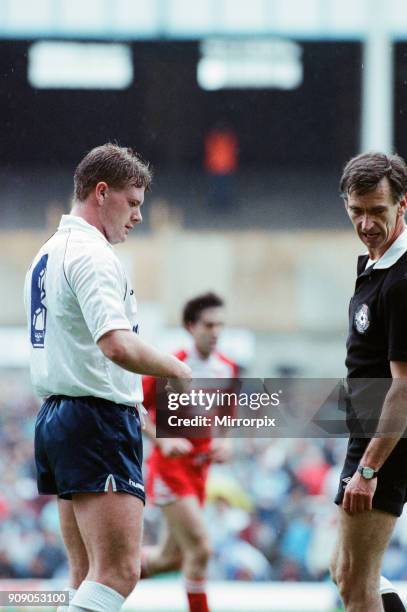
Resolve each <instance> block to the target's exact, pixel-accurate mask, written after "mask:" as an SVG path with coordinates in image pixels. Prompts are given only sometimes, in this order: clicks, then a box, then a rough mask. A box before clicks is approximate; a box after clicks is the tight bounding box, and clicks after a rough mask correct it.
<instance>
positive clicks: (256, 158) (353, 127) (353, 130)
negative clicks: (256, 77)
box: [0, 41, 405, 171]
mask: <svg viewBox="0 0 407 612" xmlns="http://www.w3.org/2000/svg"><path fill="white" fill-rule="evenodd" d="M29 45H30V42H29V41H1V42H0V79H1V81H0V83H1V85H0V87H1V89H0V92H1V95H0V113H1V116H2V119H3V121H2V137H1V148H0V165H1V167H2V168H3V169H4V168H7V167H10V166H13V167H15V165H16V164H23V165H26V166H27V165H29V166H32V165H35V164H44V163H46V164H53V165H57V166H63V167H67V168H69V167H71V166H72V165H73V164H74V163H75V162H76V161H77V160H78V158H79V157H80V156H81V155H82V154H83V152H84V151H86V150H88V149H89V148H91V147H92V146H94V145H96V144H99V143H101V142H103V141H106V140H118V141H119V142H122V143H126V144H133V145H135V146H136V147H137V148H138V149H140V151H142V152H143V154H144V155H145V156H146V157H147V158H149V159H152V160H154V164H155V165H156V166H159V167H166V168H171V167H182V166H183V165H189V166H194V167H195V168H198V167H199V166H200V164H201V160H202V145H203V139H204V135H205V133H206V131H207V130H208V129H209V128H210V127H211V126H212V125H213V124H214V123H215V122H216V121H217V120H219V119H225V118H226V119H227V120H228V122H229V123H230V124H231V125H232V126H233V127H234V129H235V130H236V133H237V136H238V138H239V142H240V149H241V152H240V158H241V164H242V166H248V167H249V166H251V167H256V168H264V169H267V168H268V167H269V166H270V164H273V165H275V166H287V167H288V166H290V167H292V166H293V165H295V166H300V167H301V166H307V165H313V166H323V167H327V166H330V168H331V170H334V171H337V170H338V171H339V169H340V167H341V166H342V164H343V160H344V159H346V158H348V157H349V156H351V155H353V154H354V153H355V152H356V151H357V149H358V143H359V118H360V92H361V87H360V74H361V46H360V44H358V43H351V42H340V43H339V42H318V43H315V42H302V43H301V46H302V49H303V65H304V81H303V83H302V85H301V86H300V87H299V88H298V89H295V90H292V91H279V90H272V89H269V90H224V91H217V92H206V91H203V90H201V89H200V88H199V86H198V84H197V80H196V64H197V60H198V58H199V48H198V43H197V42H196V41H194V42H135V43H132V49H133V58H134V82H133V84H132V86H131V87H130V88H129V89H127V90H125V91H120V92H117V91H106V90H97V91H96V90H93V91H84V90H37V89H33V88H32V87H31V86H30V85H29V83H28V81H27V50H28V48H29ZM404 95H405V91H404ZM404 121H405V116H404Z"/></svg>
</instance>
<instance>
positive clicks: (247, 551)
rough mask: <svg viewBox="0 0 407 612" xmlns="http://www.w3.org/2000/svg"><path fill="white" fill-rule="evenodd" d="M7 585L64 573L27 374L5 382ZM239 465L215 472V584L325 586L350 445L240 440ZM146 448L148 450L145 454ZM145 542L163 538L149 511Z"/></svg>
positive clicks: (402, 550)
mask: <svg viewBox="0 0 407 612" xmlns="http://www.w3.org/2000/svg"><path fill="white" fill-rule="evenodd" d="M0 382H1V387H2V393H1V397H0V470H1V472H0V473H1V478H0V578H59V577H61V578H62V577H64V576H65V575H66V572H67V565H66V558H65V554H64V547H63V544H62V540H61V536H60V531H59V523H58V512H57V505H56V500H55V498H54V497H52V496H50V497H48V496H41V497H39V496H38V495H37V490H36V481H35V465H34V460H33V437H34V423H35V416H36V413H37V411H38V406H39V404H38V401H37V400H36V399H34V398H33V396H32V394H31V391H30V386H29V382H28V376H27V374H26V373H21V372H18V371H15V372H7V373H4V372H3V373H1V374H0ZM232 444H233V459H232V461H231V462H230V463H228V464H225V465H216V466H213V467H212V470H211V475H210V478H209V482H208V503H207V505H206V514H207V519H208V526H209V530H210V534H211V539H212V544H213V548H214V556H213V559H212V561H211V565H210V578H211V579H214V580H228V579H232V580H287V581H301V580H326V579H328V578H329V575H328V566H329V558H330V556H331V553H332V548H333V546H334V545H335V530H336V508H335V506H334V504H333V502H332V499H333V497H334V494H335V491H336V488H337V484H338V479H339V473H340V468H341V464H342V461H343V457H344V453H345V448H346V440H344V439H325V440H321V439H308V440H304V439H273V440H268V439H265V438H258V439H254V438H250V439H248V438H240V439H235V440H232ZM147 453H148V444H146V454H147ZM145 519H146V520H145V540H146V543H153V542H154V541H155V540H156V539H157V536H158V533H159V530H160V520H161V517H160V512H159V510H157V509H156V508H154V507H152V506H151V505H149V504H147V506H146V513H145ZM406 551H407V519H405V517H404V516H403V517H402V519H401V520H400V521H399V523H398V525H397V528H396V532H395V535H394V537H393V540H392V543H391V545H390V547H389V549H388V551H387V553H386V556H385V560H384V568H383V573H384V574H385V575H386V576H387V577H388V578H390V579H394V580H406V579H407V554H406Z"/></svg>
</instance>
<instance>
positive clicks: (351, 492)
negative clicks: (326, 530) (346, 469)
mask: <svg viewBox="0 0 407 612" xmlns="http://www.w3.org/2000/svg"><path fill="white" fill-rule="evenodd" d="M376 487H377V478H372V479H371V480H366V478H363V476H362V475H361V474H359V472H355V473H354V474H353V476H352V478H351V480H350V481H349V483H348V484H347V485H346V489H345V495H344V498H343V503H342V508H343V509H344V511H345V512H347V513H348V514H357V513H358V512H366V511H368V510H371V509H372V500H373V495H374V494H375V491H376Z"/></svg>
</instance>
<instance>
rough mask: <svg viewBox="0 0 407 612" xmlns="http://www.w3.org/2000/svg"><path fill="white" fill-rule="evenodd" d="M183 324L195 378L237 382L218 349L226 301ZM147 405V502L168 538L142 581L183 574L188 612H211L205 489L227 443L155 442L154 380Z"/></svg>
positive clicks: (147, 558) (155, 550)
mask: <svg viewBox="0 0 407 612" xmlns="http://www.w3.org/2000/svg"><path fill="white" fill-rule="evenodd" d="M183 324H184V327H185V328H186V329H187V330H188V332H189V333H190V334H191V336H192V338H193V347H192V348H191V349H189V350H182V351H179V352H178V353H176V356H177V357H178V359H180V360H181V361H184V362H185V363H187V364H188V365H189V366H190V368H191V370H192V375H193V377H194V378H201V379H205V378H234V377H236V376H237V367H236V365H235V364H234V363H233V362H232V361H230V360H229V359H227V358H226V357H225V356H224V355H222V354H221V353H219V352H218V351H217V349H216V345H217V342H218V338H219V335H220V332H221V331H222V328H223V327H224V324H225V313H224V303H223V300H222V299H221V298H220V297H218V296H217V295H215V294H214V293H206V294H204V295H201V296H198V297H196V298H194V299H192V300H190V301H189V302H187V304H186V305H185V307H184V310H183ZM143 389H144V405H145V407H146V408H147V410H148V411H149V414H150V416H151V420H150V419H149V420H148V423H147V426H146V433H147V435H148V436H149V437H150V438H151V439H152V440H153V441H154V448H153V450H152V452H151V455H150V457H149V460H148V474H147V497H148V499H149V501H150V502H152V503H153V504H155V505H157V506H160V507H161V510H162V512H163V515H164V517H165V522H166V535H165V537H164V538H163V539H162V541H161V543H160V544H159V545H158V546H155V547H146V548H144V549H143V554H142V562H141V563H142V569H141V572H142V577H144V578H146V577H149V576H153V575H155V574H158V573H161V572H166V571H170V570H174V569H180V568H181V569H182V572H183V574H184V578H185V586H186V591H187V596H188V602H189V610H190V612H209V607H208V603H207V596H206V591H205V577H206V570H207V565H208V561H209V558H210V555H211V547H210V542H209V537H208V533H207V529H206V525H205V521H204V516H203V512H202V508H203V504H204V502H205V484H206V479H207V475H208V470H209V466H210V464H211V463H212V462H216V463H223V462H224V461H227V459H228V458H229V456H230V446H229V442H228V441H227V440H224V439H219V438H217V439H211V438H202V439H201V438H199V439H198V438H194V439H187V438H156V436H155V425H154V421H155V411H156V405H155V402H156V399H155V398H156V379H155V378H152V377H145V378H144V379H143Z"/></svg>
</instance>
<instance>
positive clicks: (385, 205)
mask: <svg viewBox="0 0 407 612" xmlns="http://www.w3.org/2000/svg"><path fill="white" fill-rule="evenodd" d="M345 206H346V210H347V213H348V215H349V218H350V220H351V221H352V224H353V227H354V228H355V230H356V232H357V234H358V236H359V238H360V239H361V241H362V242H363V243H364V244H365V245H366V246H367V249H368V251H369V256H370V258H371V259H378V258H379V257H381V256H382V255H383V253H385V251H387V249H388V248H389V247H390V246H391V244H392V243H393V242H394V241H395V240H396V238H398V237H399V236H400V234H401V233H402V232H403V230H404V227H405V224H404V213H405V211H406V199H405V198H403V199H402V200H401V201H400V202H399V203H398V204H395V203H394V200H393V196H392V193H391V187H390V183H389V181H388V179H387V178H383V179H382V180H381V181H380V182H379V183H378V184H377V186H376V188H375V189H374V190H373V191H369V192H368V193H365V194H363V195H360V194H357V193H351V194H349V196H348V199H347V201H346V202H345Z"/></svg>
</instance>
